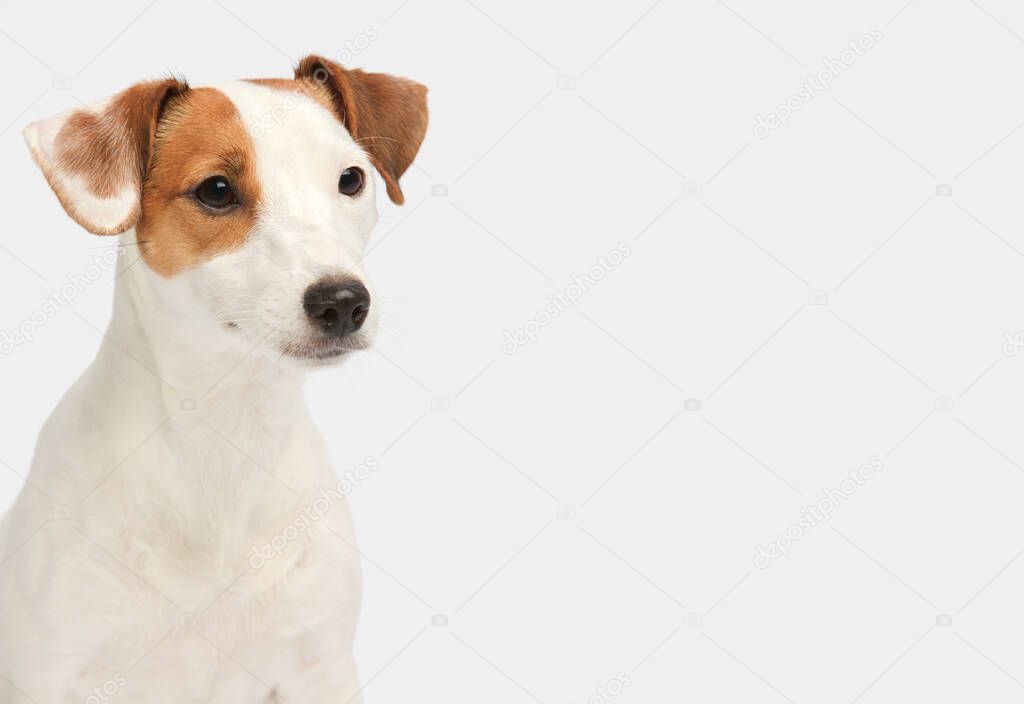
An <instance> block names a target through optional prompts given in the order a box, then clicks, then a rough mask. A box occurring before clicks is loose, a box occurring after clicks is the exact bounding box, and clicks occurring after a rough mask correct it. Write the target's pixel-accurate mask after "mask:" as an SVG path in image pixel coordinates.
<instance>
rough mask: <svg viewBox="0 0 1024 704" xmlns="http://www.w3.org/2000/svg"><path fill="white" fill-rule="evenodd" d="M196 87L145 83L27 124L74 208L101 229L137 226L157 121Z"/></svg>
mask: <svg viewBox="0 0 1024 704" xmlns="http://www.w3.org/2000/svg"><path fill="white" fill-rule="evenodd" d="M187 90H188V85H186V84H185V83H184V82H182V81H178V80H175V79H166V80H162V81H152V82H148V83H139V84H137V85H134V86H132V87H131V88H129V89H128V90H126V91H124V92H122V93H118V94H117V95H115V96H114V97H112V98H110V99H109V100H107V101H106V102H104V103H102V104H100V105H97V106H91V107H86V108H81V109H78V110H72V111H70V112H67V113H65V114H63V115H59V116H57V117H54V118H51V119H49V120H40V121H39V122H33V123H32V124H30V125H29V126H28V127H26V128H25V132H24V134H25V140H26V141H27V142H28V146H29V149H31V150H32V156H33V158H34V159H35V161H36V163H37V164H39V168H41V169H42V170H43V174H45V175H46V180H47V181H49V182H50V187H51V188H53V192H54V193H56V194H57V198H58V199H59V200H60V203H61V205H63V206H64V210H65V211H67V214H68V215H70V216H71V218H72V219H73V220H74V221H75V222H77V223H78V224H79V225H81V226H82V227H84V228H85V229H86V230H88V231H89V232H91V233H93V234H96V235H116V234H118V233H121V232H124V231H125V230H127V229H128V228H130V227H132V226H133V225H135V223H136V221H137V220H138V219H139V212H140V210H141V195H142V182H143V180H144V179H145V174H146V170H147V168H148V166H149V162H150V160H151V159H152V156H153V154H152V151H153V144H154V141H155V139H156V128H157V122H158V121H159V119H160V114H161V112H162V111H163V109H164V107H165V106H166V105H167V102H168V101H169V100H170V99H171V98H173V97H175V96H177V95H180V94H182V93H184V92H185V91H187Z"/></svg>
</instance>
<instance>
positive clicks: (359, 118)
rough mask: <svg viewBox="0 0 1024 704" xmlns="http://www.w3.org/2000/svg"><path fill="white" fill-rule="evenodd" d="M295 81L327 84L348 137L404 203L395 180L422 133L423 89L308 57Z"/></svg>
mask: <svg viewBox="0 0 1024 704" xmlns="http://www.w3.org/2000/svg"><path fill="white" fill-rule="evenodd" d="M295 77H296V78H297V79H300V80H303V81H306V82H312V83H314V84H320V85H323V86H326V87H327V88H328V89H329V95H330V98H331V105H332V107H333V109H334V112H335V114H337V115H338V117H339V118H340V119H341V121H342V123H343V124H344V125H345V127H346V128H347V129H348V131H349V134H351V135H352V138H353V139H354V140H355V141H356V142H357V143H358V144H359V146H360V147H362V148H363V149H364V150H366V152H367V154H369V156H370V160H371V161H372V162H373V165H374V166H375V167H376V169H377V170H378V171H379V172H380V174H381V176H382V177H383V178H384V182H385V183H386V184H387V190H388V196H390V198H391V200H392V201H394V202H395V203H397V204H399V205H401V204H402V203H403V202H404V201H405V196H404V195H403V194H402V189H401V188H400V187H399V185H398V179H399V178H400V177H401V175H402V174H403V173H405V170H406V169H408V168H409V165H410V164H412V161H413V159H414V158H415V157H416V152H418V151H419V148H420V144H421V143H422V142H423V137H424V135H425V134H426V132H427V119H428V117H427V89H426V87H425V86H422V85H420V84H419V83H416V82H415V81H410V80H408V79H406V78H398V77H395V76H390V75H388V74H384V73H366V72H364V71H361V70H359V69H346V68H344V67H342V66H341V65H339V64H337V63H335V62H333V61H330V60H328V59H324V58H322V57H319V56H307V57H306V58H304V59H303V60H302V61H301V62H300V63H299V67H298V68H297V69H295Z"/></svg>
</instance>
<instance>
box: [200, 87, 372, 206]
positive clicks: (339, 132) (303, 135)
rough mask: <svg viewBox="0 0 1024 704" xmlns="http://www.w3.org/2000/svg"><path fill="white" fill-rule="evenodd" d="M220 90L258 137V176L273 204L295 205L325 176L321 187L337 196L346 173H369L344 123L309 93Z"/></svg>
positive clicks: (367, 160)
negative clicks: (300, 191) (301, 189)
mask: <svg viewBox="0 0 1024 704" xmlns="http://www.w3.org/2000/svg"><path fill="white" fill-rule="evenodd" d="M217 87H218V89H220V90H221V91H222V92H223V93H224V94H225V95H227V96H228V98H229V99H230V100H231V101H232V102H233V103H234V104H235V106H236V107H237V108H238V112H239V115H240V116H241V118H242V122H243V124H244V125H245V127H246V130H247V131H248V133H249V135H250V136H251V137H252V140H253V144H254V145H255V147H256V157H257V162H258V163H257V164H256V168H257V172H258V173H259V174H260V175H261V178H262V180H263V186H264V189H265V191H266V193H267V195H268V196H269V198H268V200H269V201H270V202H273V200H274V198H275V197H277V198H287V199H289V200H290V196H292V195H294V194H293V192H294V191H295V190H296V188H297V187H298V186H300V185H301V186H306V185H308V184H309V182H310V181H311V180H312V179H321V178H322V177H323V176H325V175H326V176H330V177H331V178H330V179H328V180H327V181H326V182H324V181H321V182H320V185H321V186H322V187H323V188H325V189H326V188H331V189H333V191H334V193H335V195H336V194H337V177H338V176H340V174H341V171H342V169H344V168H345V167H346V166H350V165H358V166H361V167H362V166H365V167H367V168H368V167H369V159H368V158H367V157H366V154H365V153H364V152H363V150H362V149H360V148H359V146H358V145H357V144H356V143H355V141H354V140H353V139H352V137H351V135H349V133H348V130H346V129H345V127H344V125H342V124H341V121H340V120H338V118H337V117H336V116H335V115H334V114H333V113H332V112H331V111H330V110H328V109H327V108H326V107H324V106H323V105H321V104H320V103H318V102H317V101H316V100H314V99H313V98H311V97H309V96H308V95H306V94H305V93H303V92H301V91H299V90H286V89H280V88H273V87H269V86H264V85H259V84H255V83H249V82H246V81H231V82H229V83H225V84H222V85H220V86H217ZM319 190H320V189H316V192H319ZM306 195H307V196H308V195H310V194H309V193H307V194H306Z"/></svg>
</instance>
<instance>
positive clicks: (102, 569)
mask: <svg viewBox="0 0 1024 704" xmlns="http://www.w3.org/2000/svg"><path fill="white" fill-rule="evenodd" d="M221 89H222V90H223V91H224V92H225V93H226V94H227V95H228V96H229V97H230V98H231V100H232V101H233V102H234V103H235V104H236V105H237V106H238V109H239V112H240V113H241V114H242V116H243V118H244V119H245V120H246V121H247V122H248V123H249V124H250V125H257V124H259V123H260V121H261V119H262V116H265V115H268V114H274V115H275V116H277V118H278V119H277V123H276V124H274V125H273V126H272V127H270V128H266V129H254V130H253V131H252V134H253V141H254V143H255V146H256V157H257V168H258V173H259V177H260V181H261V185H262V188H263V191H264V197H265V198H264V200H265V202H264V209H263V212H262V214H261V215H260V217H259V220H258V224H257V226H256V228H255V230H254V231H253V232H252V234H251V236H250V237H249V239H248V240H247V242H246V243H245V244H244V245H243V246H242V247H241V248H240V249H238V250H236V251H233V252H230V253H227V254H223V255H221V256H219V257H217V258H215V259H213V260H212V261H209V262H207V263H205V264H203V265H200V266H198V267H196V268H194V269H192V270H189V271H186V272H184V273H181V274H179V275H177V276H174V277H171V278H164V277H161V276H159V275H157V274H156V273H154V272H153V271H152V270H151V269H150V268H149V267H148V266H147V265H146V264H145V261H143V260H138V261H137V254H136V249H135V246H134V242H135V233H134V231H131V230H130V231H128V232H126V233H125V234H124V235H122V236H121V242H122V244H123V245H124V246H125V247H126V249H127V254H126V256H125V257H124V259H123V261H122V262H121V266H120V270H119V278H118V280H117V285H116V291H115V299H114V313H113V319H112V323H111V327H110V330H109V331H108V334H107V339H106V340H105V341H104V342H103V344H102V345H101V347H100V350H99V353H98V355H97V357H96V359H95V361H94V362H93V364H92V365H91V366H90V367H89V369H88V370H87V371H86V372H85V373H84V374H83V376H82V377H81V378H80V379H79V380H78V382H77V383H76V384H75V385H74V386H73V387H72V388H71V389H70V390H69V391H68V393H67V394H66V396H65V397H64V398H63V400H62V401H61V402H60V404H59V405H58V407H57V408H56V410H55V411H54V413H53V414H52V416H51V417H50V419H49V420H48V421H47V423H46V425H45V427H44V428H43V430H42V433H41V435H40V437H39V442H38V446H37V449H36V455H35V459H34V462H33V465H32V468H31V472H30V474H29V482H30V486H28V487H26V488H25V490H24V491H23V492H22V494H21V496H19V498H18V500H17V502H16V504H15V506H14V507H13V509H12V510H11V512H10V513H9V514H8V515H7V516H6V517H5V519H4V521H3V523H2V524H0V560H2V559H4V558H7V559H6V562H4V563H3V564H2V565H0V704H29V703H30V702H36V703H38V704H50V703H53V704H66V703H69V702H99V701H104V702H107V701H109V702H133V703H139V702H146V703H147V704H159V703H161V702H174V703H175V704H181V703H183V702H215V703H221V702H223V703H229V704H258V703H262V702H276V701H287V702H292V703H294V704H319V703H326V702H335V703H338V704H340V703H342V702H348V701H351V702H353V703H356V702H359V701H360V700H361V697H360V696H359V694H358V692H359V685H358V682H357V676H356V672H355V666H354V663H353V658H352V652H351V645H352V638H353V634H354V628H355V624H356V619H357V612H358V608H359V601H360V575H359V562H358V557H357V554H356V553H355V551H354V548H353V547H352V545H353V538H352V528H351V525H350V520H349V512H348V507H347V505H346V504H345V501H344V499H343V498H342V499H340V500H338V501H337V503H336V504H335V505H334V506H333V507H332V508H330V510H329V511H328V512H327V514H326V516H325V517H324V518H323V520H318V521H314V522H312V523H311V524H309V525H308V526H306V527H305V528H303V529H302V530H299V531H292V530H289V529H288V527H289V526H292V527H294V526H295V521H296V519H297V517H298V516H299V515H300V512H301V511H302V510H303V509H304V508H305V507H308V506H310V505H312V504H313V503H314V501H315V500H316V498H317V496H318V491H319V490H320V489H324V488H333V487H334V486H335V484H336V482H337V479H336V478H335V476H334V474H333V473H332V471H331V469H330V468H329V466H328V458H327V453H326V451H325V449H324V445H323V443H322V440H321V438H320V436H319V434H318V432H317V431H316V429H315V427H314V425H313V423H312V421H311V419H310V417H309V415H308V413H307V411H306V409H305V404H304V402H303V397H302V382H303V377H304V373H305V369H304V368H303V366H304V364H303V362H301V361H299V360H293V359H291V358H289V357H288V356H287V355H282V350H283V349H284V348H285V347H286V346H287V345H289V344H299V343H302V342H303V341H304V340H305V339H306V338H307V337H308V336H309V335H311V334H312V333H311V326H310V325H309V323H308V321H307V320H306V318H305V315H304V312H303V309H302V294H303V291H304V290H305V289H306V287H308V286H309V285H311V284H313V283H314V282H316V281H317V280H318V279H319V278H321V277H322V276H325V275H337V274H345V275H349V276H353V277H356V278H359V279H360V280H364V279H363V276H362V273H361V271H360V267H359V257H360V256H361V253H362V251H363V249H364V247H365V244H366V241H367V239H368V237H369V234H370V231H371V229H372V228H373V226H374V224H375V223H376V219H377V214H376V209H375V204H374V187H373V183H372V180H370V181H369V182H368V183H367V186H366V189H365V191H364V192H363V193H362V194H361V195H360V196H359V197H357V198H354V199H349V198H346V197H345V196H341V195H339V193H338V191H337V182H338V176H339V174H340V171H341V169H343V168H345V167H347V166H353V165H355V166H360V167H362V168H363V169H364V171H365V172H366V174H367V177H368V179H369V176H370V174H371V166H370V163H369V160H368V159H367V157H366V155H365V154H364V153H363V151H362V150H361V149H360V148H359V147H358V146H357V145H356V144H355V143H354V142H353V141H352V139H351V137H350V136H349V134H348V133H347V132H346V131H345V129H344V128H343V127H342V126H341V124H340V123H339V122H338V120H337V119H336V118H334V117H333V116H332V115H331V114H330V113H329V112H328V111H327V110H325V109H324V108H323V107H321V106H320V105H319V104H317V103H315V102H314V101H312V100H309V99H307V98H304V97H303V98H299V99H298V100H297V99H296V98H295V96H293V95H291V94H285V93H284V92H282V91H277V90H273V89H270V88H266V87H262V86H256V85H252V84H247V83H231V84H227V85H224V86H222V87H221ZM285 101H287V102H288V105H289V109H288V110H286V111H283V112H282V111H281V110H280V109H279V106H280V105H281V104H283V103H284V102H285ZM364 281H365V280H364ZM374 304H375V301H374ZM376 318H377V313H376V306H375V305H371V313H370V318H369V319H368V320H367V323H366V325H365V326H364V330H363V331H360V333H358V335H359V336H360V342H361V344H366V343H368V341H369V338H370V336H371V334H372V330H373V328H374V325H375V324H376ZM227 320H232V321H234V322H236V324H237V327H236V328H232V329H228V328H226V327H225V326H224V325H223V323H224V322H225V321H227ZM193 405H194V407H195V410H191V409H192V407H193ZM33 487H35V488H33ZM69 512H70V514H69ZM293 533H297V535H295V536H294V538H293V539H291V540H290V541H288V543H287V546H286V547H285V548H284V550H283V554H281V555H280V556H274V557H273V558H272V559H268V560H265V561H264V564H259V565H258V566H253V564H251V563H252V560H251V558H252V556H253V546H261V545H263V544H264V543H266V542H267V541H269V540H271V539H272V538H273V537H274V536H279V535H284V534H288V535H292V534H293ZM256 562H259V561H256ZM4 680H7V682H5V681H4ZM8 683H12V684H13V686H12V684H8ZM104 687H106V689H104ZM111 689H113V690H115V691H114V693H113V694H111V693H110V690H111ZM96 691H98V692H99V694H97V693H96ZM100 695H102V696H100ZM90 697H93V698H90Z"/></svg>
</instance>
